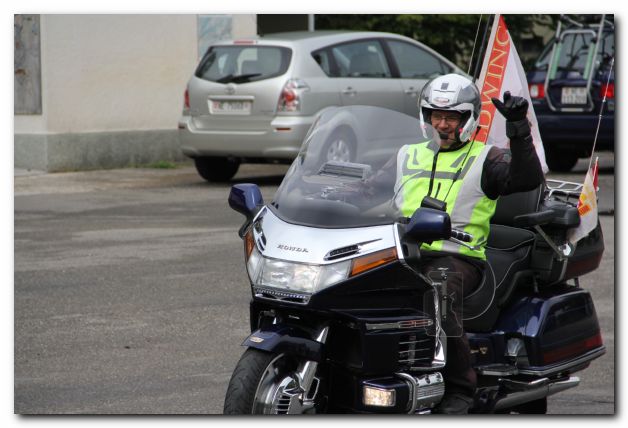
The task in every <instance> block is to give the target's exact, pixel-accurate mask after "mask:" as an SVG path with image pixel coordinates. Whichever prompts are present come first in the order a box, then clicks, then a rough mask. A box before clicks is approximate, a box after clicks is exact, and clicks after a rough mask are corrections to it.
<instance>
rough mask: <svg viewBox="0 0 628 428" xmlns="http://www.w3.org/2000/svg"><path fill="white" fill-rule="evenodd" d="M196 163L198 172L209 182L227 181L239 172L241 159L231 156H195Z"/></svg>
mask: <svg viewBox="0 0 628 428" xmlns="http://www.w3.org/2000/svg"><path fill="white" fill-rule="evenodd" d="M194 165H195V166H196V170H197V171H198V174H199V175H200V176H201V177H203V178H204V179H205V180H207V181H209V182H214V181H227V180H229V179H231V178H232V177H233V176H234V175H235V174H236V172H238V168H239V167H240V161H239V160H237V159H231V158H221V157H202V158H194Z"/></svg>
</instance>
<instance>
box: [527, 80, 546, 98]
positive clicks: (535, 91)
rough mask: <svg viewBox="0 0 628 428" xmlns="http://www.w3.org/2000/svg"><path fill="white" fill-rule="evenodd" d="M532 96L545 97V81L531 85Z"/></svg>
mask: <svg viewBox="0 0 628 428" xmlns="http://www.w3.org/2000/svg"><path fill="white" fill-rule="evenodd" d="M530 98H536V99H538V98H545V85H544V84H543V83H533V84H531V85H530Z"/></svg>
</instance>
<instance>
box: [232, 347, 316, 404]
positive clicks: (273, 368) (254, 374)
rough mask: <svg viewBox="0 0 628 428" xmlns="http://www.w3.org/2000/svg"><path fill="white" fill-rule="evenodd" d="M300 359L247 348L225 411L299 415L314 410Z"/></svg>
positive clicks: (239, 364)
mask: <svg viewBox="0 0 628 428" xmlns="http://www.w3.org/2000/svg"><path fill="white" fill-rule="evenodd" d="M298 367H299V361H298V360H297V359H296V358H294V357H290V356H287V355H285V354H276V353H272V352H265V351H260V350H258V349H254V348H249V349H247V350H246V351H245V352H244V354H242V357H241V358H240V361H238V364H237V365H236V368H235V369H234V371H233V375H231V380H230V381H229V387H228V388H227V395H226V396H225V406H224V410H223V413H224V414H231V415H244V414H275V415H276V414H298V413H311V412H314V403H313V399H308V397H305V396H304V395H305V394H304V393H303V392H302V390H301V389H300V385H299V380H298V376H297V375H296V373H297V370H298Z"/></svg>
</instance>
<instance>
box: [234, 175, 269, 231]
mask: <svg viewBox="0 0 628 428" xmlns="http://www.w3.org/2000/svg"><path fill="white" fill-rule="evenodd" d="M229 206H230V207H231V208H232V209H233V210H235V211H237V212H239V213H240V214H242V215H244V216H245V217H246V222H245V223H244V224H243V225H242V227H241V228H240V231H239V232H238V235H240V237H242V236H244V230H245V229H246V227H247V226H248V224H249V223H250V222H251V221H252V220H253V218H254V217H255V215H256V214H257V213H258V212H259V210H260V209H262V207H263V206H264V198H263V197H262V192H261V191H260V189H259V187H257V184H251V183H243V184H236V185H234V186H232V187H231V192H229Z"/></svg>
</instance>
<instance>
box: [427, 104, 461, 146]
mask: <svg viewBox="0 0 628 428" xmlns="http://www.w3.org/2000/svg"><path fill="white" fill-rule="evenodd" d="M461 118H462V114H461V113H458V112H457V111H443V110H434V111H432V116H431V122H432V126H433V127H434V129H436V131H437V132H438V133H439V134H440V136H441V141H440V145H441V147H445V148H447V147H449V146H451V145H452V144H453V143H454V142H455V141H456V135H455V131H456V128H458V126H460V119H461Z"/></svg>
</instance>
